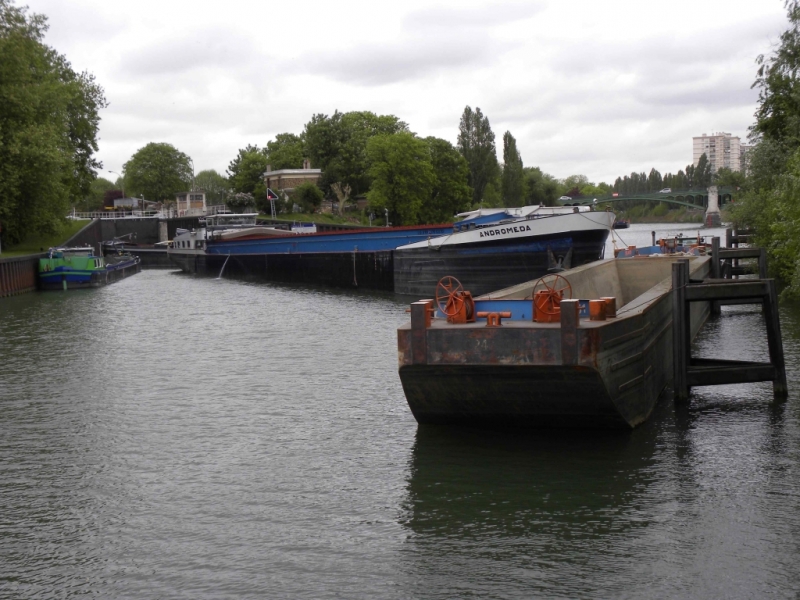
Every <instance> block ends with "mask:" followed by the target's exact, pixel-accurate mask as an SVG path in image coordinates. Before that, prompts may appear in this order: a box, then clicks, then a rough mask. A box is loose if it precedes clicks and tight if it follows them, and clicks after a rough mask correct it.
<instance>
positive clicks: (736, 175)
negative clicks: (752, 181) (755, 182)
mask: <svg viewBox="0 0 800 600" xmlns="http://www.w3.org/2000/svg"><path fill="white" fill-rule="evenodd" d="M746 179H747V178H746V177H745V174H744V173H742V172H741V171H731V170H730V169H729V168H728V167H722V168H721V169H718V170H717V172H716V173H714V176H713V177H712V181H713V183H714V185H718V186H724V187H732V188H735V189H740V188H743V187H744V185H745V180H746Z"/></svg>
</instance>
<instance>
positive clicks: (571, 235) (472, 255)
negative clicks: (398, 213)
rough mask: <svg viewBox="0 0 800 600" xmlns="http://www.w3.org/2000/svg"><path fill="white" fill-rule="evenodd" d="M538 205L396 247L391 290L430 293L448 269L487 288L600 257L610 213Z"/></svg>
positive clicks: (473, 286) (476, 288) (480, 290)
mask: <svg viewBox="0 0 800 600" xmlns="http://www.w3.org/2000/svg"><path fill="white" fill-rule="evenodd" d="M539 208H540V209H541V210H536V211H531V212H529V213H528V214H526V215H525V216H524V217H523V218H518V219H512V220H508V219H506V220H503V221H501V222H500V223H496V224H493V223H489V224H486V225H484V226H482V227H474V228H473V227H467V228H462V229H461V230H460V231H457V232H454V233H452V234H449V235H445V236H441V237H438V238H435V239H429V240H426V241H424V242H417V243H414V244H409V245H406V246H401V247H399V248H397V250H395V252H394V291H395V292H397V293H399V294H407V295H418V296H422V295H425V294H431V293H432V292H433V290H434V288H435V287H436V282H437V281H439V279H441V278H442V277H443V276H444V275H451V276H453V277H455V278H457V279H458V280H459V281H461V282H462V283H463V285H464V286H465V288H467V289H469V290H470V291H471V292H472V293H473V294H475V295H478V294H485V293H488V292H491V291H492V290H497V289H500V288H503V287H507V286H510V285H514V284H517V283H522V282H525V281H530V280H531V279H535V278H536V277H541V276H542V275H545V274H547V273H556V272H559V271H563V270H565V269H569V268H571V267H576V266H579V265H583V264H586V263H589V262H592V261H596V260H599V259H601V258H603V254H604V252H605V245H606V239H607V238H608V234H609V230H610V229H611V225H612V224H613V223H614V213H611V212H594V211H589V210H585V211H580V212H578V211H574V210H573V209H572V208H568V209H564V208H555V209H548V208H546V207H539ZM462 225H463V224H462Z"/></svg>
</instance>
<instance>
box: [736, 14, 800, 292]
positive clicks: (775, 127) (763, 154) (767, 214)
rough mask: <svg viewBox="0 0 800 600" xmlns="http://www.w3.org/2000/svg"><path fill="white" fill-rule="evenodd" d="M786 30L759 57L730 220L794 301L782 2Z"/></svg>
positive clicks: (795, 168) (794, 127)
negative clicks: (749, 232)
mask: <svg viewBox="0 0 800 600" xmlns="http://www.w3.org/2000/svg"><path fill="white" fill-rule="evenodd" d="M786 9H787V15H788V19H789V28H788V29H787V30H786V31H785V32H784V33H783V34H782V35H781V38H780V44H779V46H778V47H777V49H776V50H775V51H774V52H773V53H772V54H770V55H769V56H763V55H762V56H759V57H758V60H757V63H758V72H757V77H756V81H755V83H754V84H753V87H755V88H757V89H758V90H759V97H758V107H757V110H756V113H755V123H754V124H753V126H752V127H751V130H750V141H751V143H752V144H753V145H754V147H753V149H752V150H751V151H750V161H749V173H748V177H747V180H746V187H745V193H744V196H743V198H742V199H741V201H739V202H737V203H736V207H735V209H734V211H733V217H734V221H735V223H736V224H737V226H739V227H748V228H752V229H754V230H755V242H756V243H757V244H758V245H759V246H762V247H764V248H766V249H767V253H768V255H769V258H770V261H769V265H770V271H771V273H772V274H773V275H774V276H775V277H777V278H778V279H779V280H780V281H781V282H782V283H783V284H784V285H785V289H784V291H783V295H784V297H791V298H795V299H800V101H799V100H798V98H800V3H798V0H789V1H787V2H786Z"/></svg>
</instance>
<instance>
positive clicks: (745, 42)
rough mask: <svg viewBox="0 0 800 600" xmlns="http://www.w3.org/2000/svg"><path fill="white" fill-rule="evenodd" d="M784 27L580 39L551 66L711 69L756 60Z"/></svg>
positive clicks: (770, 23)
mask: <svg viewBox="0 0 800 600" xmlns="http://www.w3.org/2000/svg"><path fill="white" fill-rule="evenodd" d="M781 26H782V24H781V23H780V22H779V21H777V20H776V19H774V18H762V19H758V20H755V21H751V22H747V23H739V24H737V25H735V26H730V27H728V28H726V29H719V30H715V31H711V32H705V33H703V34H702V35H688V34H682V33H680V32H678V33H676V34H675V35H659V36H654V37H651V38H646V39H634V40H632V41H629V40H628V39H627V38H626V37H625V36H622V35H621V36H620V41H619V42H617V43H600V42H597V41H594V40H591V39H588V40H585V41H584V40H576V41H575V43H573V44H571V45H570V46H569V47H566V48H564V49H563V51H562V52H561V53H560V55H559V57H557V58H556V59H555V61H554V63H553V66H554V68H555V69H557V70H565V71H568V72H570V73H572V74H575V75H577V74H584V75H585V74H588V73H593V72H631V71H634V72H638V71H643V72H650V73H653V72H657V73H660V74H663V75H665V76H669V74H670V72H671V71H673V70H676V69H683V68H687V67H690V66H692V65H701V66H704V67H705V68H707V69H711V68H713V67H714V65H717V64H720V63H725V62H728V61H730V60H732V59H736V58H740V57H743V56H745V57H752V59H753V60H755V57H756V55H757V54H758V53H759V52H762V51H763V47H764V45H765V42H766V41H768V40H770V39H771V38H772V37H774V36H775V35H776V32H778V31H780V29H781Z"/></svg>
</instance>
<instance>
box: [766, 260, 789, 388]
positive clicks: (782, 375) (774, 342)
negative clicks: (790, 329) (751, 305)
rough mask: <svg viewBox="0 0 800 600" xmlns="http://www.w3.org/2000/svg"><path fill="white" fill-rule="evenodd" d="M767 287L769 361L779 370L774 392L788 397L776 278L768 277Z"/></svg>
mask: <svg viewBox="0 0 800 600" xmlns="http://www.w3.org/2000/svg"><path fill="white" fill-rule="evenodd" d="M761 251H762V252H763V251H764V249H763V248H762V249H761ZM767 287H768V292H769V295H768V297H767V298H766V299H765V301H764V304H763V308H764V320H765V321H766V323H767V346H768V347H769V362H771V363H772V364H773V365H774V367H775V370H776V371H777V372H776V373H775V378H774V379H773V380H772V394H773V395H774V396H775V397H776V398H786V397H787V396H788V395H789V388H788V386H787V385H786V363H785V362H784V358H783V338H782V336H781V321H780V315H779V313H778V292H777V290H776V288H775V280H774V279H767Z"/></svg>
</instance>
